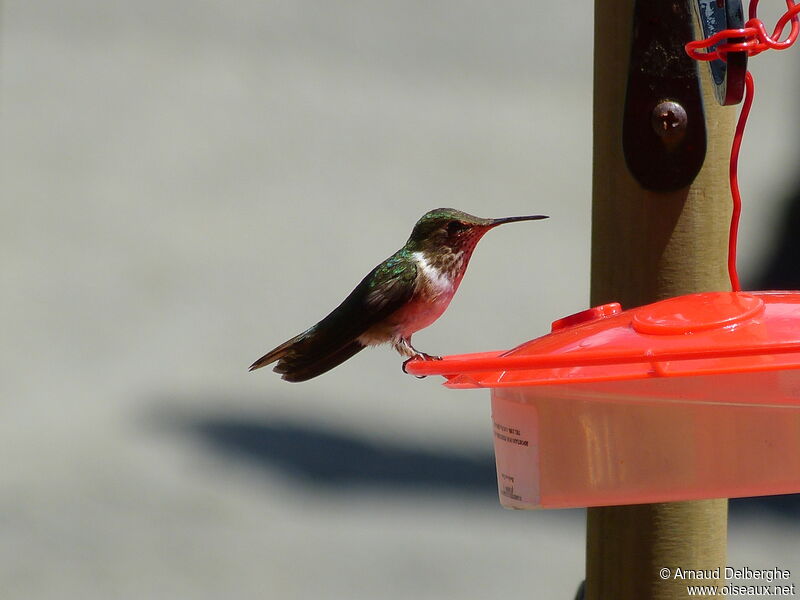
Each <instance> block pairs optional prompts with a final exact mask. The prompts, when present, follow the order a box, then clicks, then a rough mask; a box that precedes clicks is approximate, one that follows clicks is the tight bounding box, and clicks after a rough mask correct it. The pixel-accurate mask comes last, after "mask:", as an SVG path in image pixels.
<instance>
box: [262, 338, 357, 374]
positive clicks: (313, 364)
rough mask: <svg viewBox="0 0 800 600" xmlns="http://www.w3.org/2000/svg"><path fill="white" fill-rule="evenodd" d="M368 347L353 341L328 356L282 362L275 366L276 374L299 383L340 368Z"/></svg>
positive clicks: (307, 357) (306, 357)
mask: <svg viewBox="0 0 800 600" xmlns="http://www.w3.org/2000/svg"><path fill="white" fill-rule="evenodd" d="M365 347H366V346H364V344H362V343H361V342H359V341H358V340H353V341H352V342H350V343H349V344H347V345H346V346H342V347H341V348H339V349H338V350H335V351H333V352H332V353H330V354H328V355H320V356H313V357H312V356H305V357H303V360H302V361H283V360H282V361H280V362H278V364H277V365H275V372H276V373H281V378H282V379H284V380H285V381H291V382H292V383H298V382H300V381H308V380H309V379H311V378H313V377H316V376H317V375H322V374H323V373H326V372H328V371H330V370H331V369H333V368H334V367H337V366H339V365H340V364H342V363H343V362H344V361H346V360H347V359H348V358H350V357H352V356H353V355H355V354H357V353H358V352H361V351H362V350H363V349H364V348H365Z"/></svg>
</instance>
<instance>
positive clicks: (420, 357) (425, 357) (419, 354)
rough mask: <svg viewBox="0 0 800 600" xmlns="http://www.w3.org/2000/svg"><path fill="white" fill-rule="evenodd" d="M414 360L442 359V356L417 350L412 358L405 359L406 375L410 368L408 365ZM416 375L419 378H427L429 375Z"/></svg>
mask: <svg viewBox="0 0 800 600" xmlns="http://www.w3.org/2000/svg"><path fill="white" fill-rule="evenodd" d="M412 360H442V357H441V356H435V355H433V354H426V353H425V352H417V353H416V354H415V355H414V356H412V357H411V358H409V359H407V360H404V361H403V367H402V368H403V373H405V374H406V375H407V374H408V369H407V368H406V367H407V365H408V363H410V362H411V361H412ZM414 377H416V378H417V379H425V378H426V377H427V375H414Z"/></svg>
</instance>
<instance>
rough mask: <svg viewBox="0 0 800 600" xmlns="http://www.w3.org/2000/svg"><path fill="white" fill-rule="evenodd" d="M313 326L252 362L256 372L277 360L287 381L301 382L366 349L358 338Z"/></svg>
mask: <svg viewBox="0 0 800 600" xmlns="http://www.w3.org/2000/svg"><path fill="white" fill-rule="evenodd" d="M324 331H325V330H324V329H323V330H320V329H317V328H316V327H312V328H311V329H309V330H308V331H304V332H303V333H301V334H300V335H297V336H295V337H293V338H292V339H290V340H288V341H286V342H284V343H283V344H281V345H280V346H278V347H277V348H275V349H274V350H271V351H270V352H268V353H267V354H265V355H264V356H262V357H261V358H259V359H258V360H257V361H256V362H254V363H253V364H252V365H250V370H251V371H254V370H256V369H260V368H261V367H265V366H267V365H269V364H271V363H274V362H275V361H278V364H276V365H275V368H274V369H273V370H274V371H275V372H276V373H280V374H281V375H282V377H283V379H285V380H286V381H292V382H300V381H306V380H308V379H311V378H312V377H316V376H317V375H321V374H322V373H325V372H326V371H330V370H331V369H333V368H334V367H336V366H338V365H340V364H341V363H343V362H344V361H346V360H347V359H348V358H350V357H351V356H353V355H354V354H356V353H357V352H360V351H361V350H363V349H364V347H365V346H364V344H362V343H361V342H359V341H358V339H348V338H345V339H337V338H336V337H333V338H332V337H331V336H330V335H327V336H326V335H324V333H323V332H324Z"/></svg>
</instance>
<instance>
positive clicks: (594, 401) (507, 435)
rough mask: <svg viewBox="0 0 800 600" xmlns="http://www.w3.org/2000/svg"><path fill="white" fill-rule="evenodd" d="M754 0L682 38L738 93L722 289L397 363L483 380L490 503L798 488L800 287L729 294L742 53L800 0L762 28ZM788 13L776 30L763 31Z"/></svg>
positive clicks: (727, 96) (459, 384) (600, 312)
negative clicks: (492, 465)
mask: <svg viewBox="0 0 800 600" xmlns="http://www.w3.org/2000/svg"><path fill="white" fill-rule="evenodd" d="M698 1H699V2H700V3H701V4H702V3H703V0H698ZM756 5H757V2H752V3H751V5H750V20H749V21H747V23H746V24H745V25H744V27H741V25H739V26H738V27H737V28H733V29H731V27H730V25H729V26H728V28H727V29H724V30H722V31H718V32H716V33H713V32H708V30H707V28H706V32H707V35H708V34H709V33H711V35H708V37H707V38H706V39H705V40H703V41H700V42H692V43H690V44H688V45H687V52H688V53H689V55H690V56H692V57H693V58H695V59H698V60H705V61H709V62H713V61H720V60H721V61H725V60H726V58H727V57H728V55H730V56H734V55H735V56H737V57H738V58H737V62H735V63H734V61H731V63H730V64H729V65H728V67H729V68H728V72H727V73H726V74H724V77H722V78H721V79H720V80H719V81H718V82H717V83H718V85H724V86H725V87H724V88H723V89H721V90H718V92H720V93H718V94H717V98H718V101H719V102H720V104H730V103H733V102H738V100H737V99H736V96H737V95H738V97H739V98H740V97H741V95H740V94H739V93H738V92H736V90H744V94H745V97H744V105H743V109H742V111H741V114H740V118H739V122H738V125H737V128H736V135H735V138H734V143H733V149H732V152H731V170H730V179H731V192H732V196H733V201H734V211H733V218H732V222H731V229H730V241H729V255H728V267H729V274H730V279H731V285H732V288H733V290H734V291H732V292H709V293H700V294H690V295H686V296H680V297H675V298H670V299H667V300H663V301H660V302H656V303H653V304H648V305H645V306H641V307H637V308H632V309H630V310H623V309H622V307H621V306H620V305H619V304H617V303H611V304H605V305H602V306H597V307H594V308H590V309H588V310H585V311H583V312H580V313H577V314H574V315H570V316H567V317H564V318H562V319H559V320H557V321H555V322H554V323H553V324H552V331H551V332H550V333H549V334H547V335H544V336H542V337H539V338H536V339H534V340H531V341H529V342H526V343H524V344H521V345H519V346H517V347H516V348H514V349H512V350H508V351H495V352H483V353H477V354H465V355H454V356H447V357H445V358H443V359H442V360H440V361H423V360H415V361H412V362H410V363H409V364H408V365H407V370H408V372H409V373H411V374H413V375H417V376H422V375H442V376H444V377H445V379H446V382H445V385H446V386H447V387H450V388H454V389H466V388H489V389H490V390H491V396H492V420H493V424H494V449H495V455H496V461H497V480H498V490H499V494H500V501H501V503H502V504H503V505H504V506H506V507H509V508H558V507H578V506H606V505H621V504H641V503H657V502H671V501H681V500H695V499H703V498H729V497H741V496H760V495H771V494H785V493H794V492H800V292H794V291H759V292H743V291H741V289H740V286H739V280H738V276H737V274H736V234H737V229H738V219H739V212H740V204H741V198H740V194H739V190H738V182H737V175H736V173H737V163H738V153H739V148H740V145H741V140H742V135H743V132H744V125H745V122H746V119H747V115H748V113H749V110H750V106H751V104H752V99H753V80H752V77H751V76H750V75H749V73H747V71H746V69H744V68H742V62H741V57H742V54H744V53H747V54H749V55H753V54H757V53H759V52H761V51H763V50H765V49H768V48H777V49H783V48H786V47H788V46H789V45H791V43H793V42H794V40H795V39H796V38H797V36H798V32H800V24H799V23H798V18H797V14H798V13H800V5H794V3H793V2H792V1H791V0H789V2H788V4H787V6H789V10H788V11H787V13H786V14H785V15H784V16H783V17H782V18H781V20H780V21H779V23H778V27H777V28H776V31H775V33H774V34H773V36H772V37H770V36H768V35H767V33H766V31H765V30H764V27H763V24H762V23H761V21H760V20H758V19H757V18H756V16H755V7H756ZM718 20H719V19H717V21H718ZM788 23H791V33H790V34H789V38H787V40H786V41H784V42H778V41H776V39H777V38H778V37H779V35H780V32H781V31H782V29H783V28H784V26H786V25H787V24H788ZM712 68H714V65H713V64H712ZM719 68H720V66H719V63H718V62H717V63H716V69H717V70H719ZM737 73H738V75H737ZM739 76H741V78H742V80H741V81H737V80H733V79H731V78H733V77H739ZM725 77H727V80H724V81H723V79H725Z"/></svg>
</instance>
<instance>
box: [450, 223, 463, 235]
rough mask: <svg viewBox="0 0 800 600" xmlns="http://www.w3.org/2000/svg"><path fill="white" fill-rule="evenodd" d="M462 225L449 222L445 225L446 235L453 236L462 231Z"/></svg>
mask: <svg viewBox="0 0 800 600" xmlns="http://www.w3.org/2000/svg"><path fill="white" fill-rule="evenodd" d="M463 229H464V225H463V224H462V223H461V222H459V221H450V222H449V223H448V224H447V233H448V234H450V235H455V234H457V233H458V232H459V231H463Z"/></svg>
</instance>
